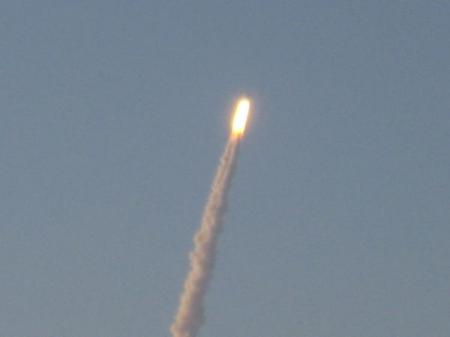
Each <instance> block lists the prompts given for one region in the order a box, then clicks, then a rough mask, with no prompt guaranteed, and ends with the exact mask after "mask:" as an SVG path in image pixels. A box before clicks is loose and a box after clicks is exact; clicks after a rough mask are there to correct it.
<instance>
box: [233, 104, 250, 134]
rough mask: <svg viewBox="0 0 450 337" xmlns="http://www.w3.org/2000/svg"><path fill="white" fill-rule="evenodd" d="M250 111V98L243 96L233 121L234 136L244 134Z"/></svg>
mask: <svg viewBox="0 0 450 337" xmlns="http://www.w3.org/2000/svg"><path fill="white" fill-rule="evenodd" d="M249 111H250V100H249V99H248V98H241V99H240V100H239V101H238V103H237V106H236V109H235V110H234V115H233V121H232V123H231V133H232V134H233V136H236V137H240V136H242V135H243V134H244V131H245V126H246V124H247V117H248V113H249Z"/></svg>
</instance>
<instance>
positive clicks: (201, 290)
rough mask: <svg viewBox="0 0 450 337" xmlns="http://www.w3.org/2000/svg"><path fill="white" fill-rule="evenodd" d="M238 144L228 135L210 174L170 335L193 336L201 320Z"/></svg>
mask: <svg viewBox="0 0 450 337" xmlns="http://www.w3.org/2000/svg"><path fill="white" fill-rule="evenodd" d="M238 145H239V140H238V139H237V138H233V137H231V138H230V140H229V141H228V144H227V146H226V147H225V151H224V153H223V155H222V158H221V160H220V165H219V168H218V169H217V172H216V176H215V177H214V181H213V184H212V188H211V192H210V194H209V197H208V201H207V203H206V206H205V210H204V212H203V218H202V222H201V225H200V228H199V230H198V231H197V233H196V234H195V237H194V250H193V251H192V252H191V254H190V270H189V273H188V275H187V277H186V280H185V282H184V288H183V292H182V294H181V297H180V303H179V306H178V310H177V313H176V315H175V319H174V322H173V324H172V326H171V327H170V331H171V333H172V336H173V337H195V336H196V335H197V332H198V330H199V328H200V325H201V324H202V322H203V319H204V313H203V297H204V296H205V293H206V289H207V287H208V284H209V280H210V278H211V272H212V269H213V267H214V260H215V256H216V246H217V237H218V235H219V233H220V229H221V224H222V216H223V214H224V211H225V207H226V196H227V192H228V188H229V185H230V179H231V176H232V174H233V168H234V164H235V160H236V153H237V149H238Z"/></svg>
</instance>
